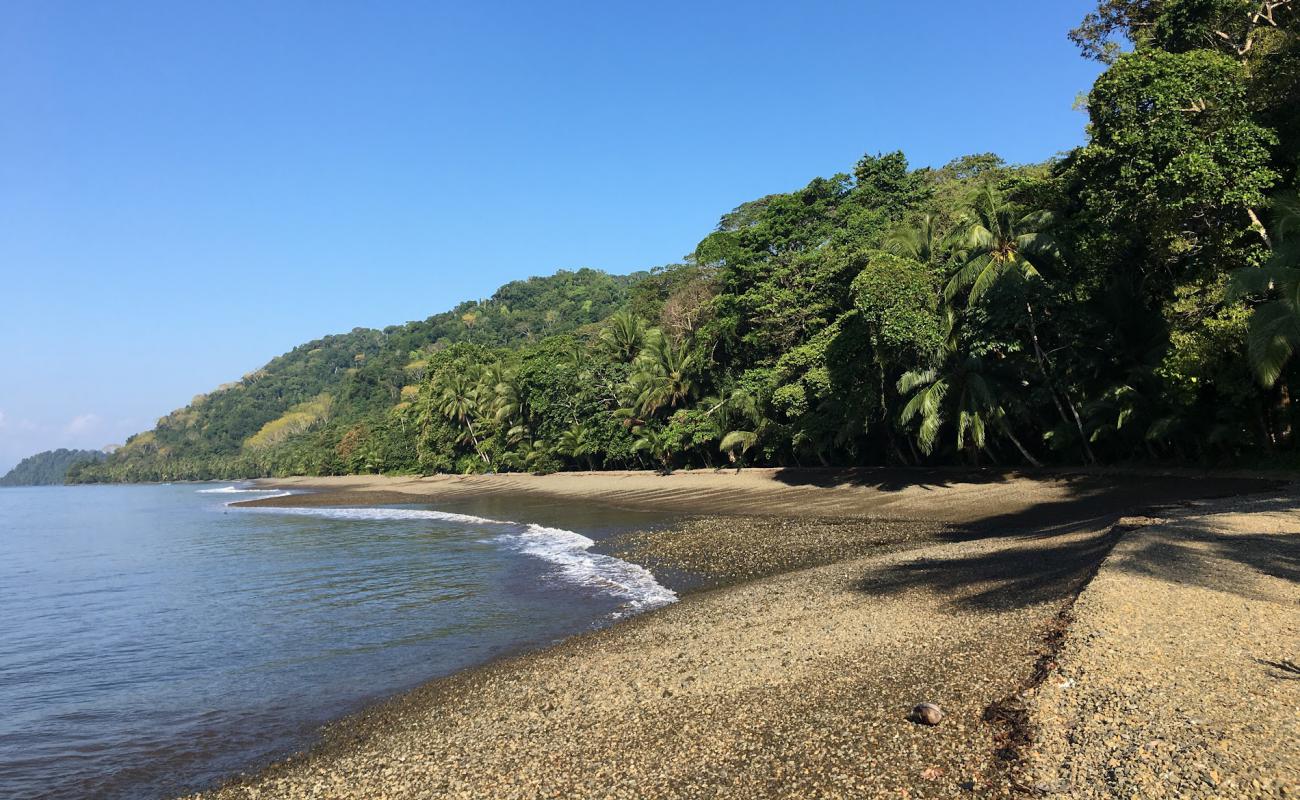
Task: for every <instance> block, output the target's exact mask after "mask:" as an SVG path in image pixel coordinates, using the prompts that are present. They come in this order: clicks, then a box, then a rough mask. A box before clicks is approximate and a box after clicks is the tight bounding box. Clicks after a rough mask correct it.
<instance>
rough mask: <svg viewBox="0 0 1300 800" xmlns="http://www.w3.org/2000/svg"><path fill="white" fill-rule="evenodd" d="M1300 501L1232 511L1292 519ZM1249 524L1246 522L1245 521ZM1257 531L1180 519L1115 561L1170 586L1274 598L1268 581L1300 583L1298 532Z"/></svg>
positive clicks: (1251, 503)
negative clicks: (1228, 528) (1287, 516)
mask: <svg viewBox="0 0 1300 800" xmlns="http://www.w3.org/2000/svg"><path fill="white" fill-rule="evenodd" d="M1297 509H1300V498H1296V497H1285V496H1282V497H1270V498H1261V499H1258V500H1247V501H1245V502H1243V503H1242V504H1241V505H1240V506H1238V507H1237V508H1235V509H1234V512H1236V513H1240V514H1247V515H1262V514H1287V515H1292V514H1295V513H1296V511H1297ZM1247 518H1248V519H1249V517H1247ZM1259 520H1260V523H1261V524H1260V529H1259V530H1258V531H1257V532H1250V531H1246V532H1233V531H1224V530H1221V529H1219V528H1217V527H1216V526H1215V524H1214V522H1213V517H1212V516H1210V517H1207V516H1197V515H1195V514H1191V515H1187V516H1183V517H1181V518H1179V519H1176V520H1174V521H1172V522H1171V523H1169V524H1167V525H1162V526H1159V527H1156V528H1153V529H1151V530H1149V531H1146V532H1145V533H1144V535H1143V538H1142V542H1141V546H1140V547H1137V548H1129V549H1126V550H1125V551H1124V552H1123V553H1122V554H1119V556H1118V557H1117V558H1116V560H1115V566H1116V568H1117V569H1121V570H1124V571H1126V572H1129V573H1131V574H1135V575H1143V576H1146V577H1152V578H1157V579H1159V580H1163V581H1168V582H1171V583H1183V584H1190V585H1194V586H1201V587H1203V588H1207V589H1215V590H1217V591H1224V592H1230V593H1232V594H1236V595H1238V596H1240V597H1246V598H1253V599H1265V600H1266V599H1273V597H1274V595H1272V594H1270V587H1269V586H1268V585H1267V582H1266V581H1264V582H1261V581H1260V580H1259V578H1260V577H1261V576H1268V577H1271V578H1276V579H1279V580H1283V581H1288V582H1291V583H1300V533H1296V532H1294V530H1295V528H1296V527H1300V525H1297V526H1290V527H1289V528H1287V529H1285V530H1280V531H1278V530H1273V531H1269V530H1265V529H1264V524H1263V522H1264V519H1263V518H1262V517H1260V518H1259Z"/></svg>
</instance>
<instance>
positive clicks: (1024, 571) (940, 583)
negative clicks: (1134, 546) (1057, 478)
mask: <svg viewBox="0 0 1300 800" xmlns="http://www.w3.org/2000/svg"><path fill="white" fill-rule="evenodd" d="M1074 532H1075V533H1079V531H1078V528H1077V527H1076V528H1075V530H1074ZM1118 536H1119V531H1115V530H1111V529H1109V528H1106V527H1103V528H1102V529H1101V530H1097V529H1095V528H1094V529H1093V531H1092V532H1091V533H1082V534H1080V535H1077V536H1070V537H1063V536H1059V535H1057V536H1047V537H1041V538H1039V539H1038V540H1037V541H1034V542H1029V541H1026V542H1025V543H1024V544H1018V545H1015V546H1010V547H1003V548H1000V549H997V550H994V551H992V552H985V553H976V554H972V555H964V556H957V557H953V558H923V559H918V560H916V561H910V562H904V563H901V564H895V565H893V566H890V567H887V568H885V569H883V570H876V571H872V572H870V573H868V574H866V575H864V576H863V577H862V578H861V579H860V580H859V581H858V583H857V584H856V588H857V589H858V590H860V591H863V592H866V593H867V594H871V595H888V594H895V593H899V592H904V591H907V590H910V589H917V588H924V589H929V590H931V591H937V592H940V593H943V594H945V595H948V596H949V597H950V602H951V603H952V604H953V605H955V606H957V607H960V608H966V609H970V610H977V611H1007V610H1012V609H1016V608H1023V607H1026V606H1031V605H1036V604H1039V603H1045V602H1051V601H1056V600H1063V599H1065V598H1067V597H1070V596H1071V595H1073V594H1075V593H1076V592H1078V591H1079V589H1080V588H1081V587H1082V586H1083V584H1084V583H1086V582H1087V581H1088V580H1089V579H1090V578H1091V577H1092V575H1093V574H1094V573H1095V572H1096V570H1097V567H1098V566H1099V565H1100V564H1101V562H1102V559H1104V558H1105V557H1106V554H1107V553H1109V552H1110V548H1111V546H1112V545H1113V544H1114V543H1115V541H1116V539H1117V538H1118Z"/></svg>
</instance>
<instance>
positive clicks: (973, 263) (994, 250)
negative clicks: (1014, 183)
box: [945, 186, 1061, 303]
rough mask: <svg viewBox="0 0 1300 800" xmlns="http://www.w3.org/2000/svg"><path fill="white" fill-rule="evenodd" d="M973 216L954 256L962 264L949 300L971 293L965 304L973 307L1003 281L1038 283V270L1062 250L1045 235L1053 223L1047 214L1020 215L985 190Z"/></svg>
mask: <svg viewBox="0 0 1300 800" xmlns="http://www.w3.org/2000/svg"><path fill="white" fill-rule="evenodd" d="M971 212H972V214H973V215H974V221H972V222H971V225H970V227H969V228H968V229H967V230H966V232H965V236H964V238H963V239H962V241H961V245H960V251H959V254H958V258H959V259H960V260H961V261H962V262H963V265H962V267H961V269H959V270H958V271H957V273H956V274H955V275H953V276H952V279H951V280H949V281H948V286H947V289H946V291H945V294H946V295H947V296H948V299H949V300H951V299H952V298H954V297H956V296H957V295H958V294H959V293H960V292H961V291H962V290H964V289H968V288H969V294H968V296H967V301H968V302H970V303H974V302H976V301H978V300H979V299H980V298H981V297H982V296H984V293H985V292H987V291H988V290H989V289H991V288H993V286H994V285H996V284H997V283H999V282H1001V281H1004V280H1008V279H1010V280H1017V281H1033V280H1041V279H1042V277H1043V274H1042V270H1041V269H1040V267H1042V266H1046V264H1048V263H1051V262H1053V261H1058V260H1060V257H1061V250H1060V246H1059V245H1058V244H1057V243H1056V239H1055V238H1053V237H1052V235H1051V233H1049V232H1048V228H1049V227H1050V226H1051V225H1052V223H1053V222H1054V221H1055V219H1054V216H1053V215H1052V213H1051V212H1050V211H1031V212H1029V213H1027V214H1019V213H1017V212H1016V211H1015V210H1013V209H1012V207H1011V206H1009V205H1007V204H1006V203H1004V202H1003V201H1002V199H1001V198H1000V197H999V196H998V194H997V193H996V192H995V191H993V188H992V187H989V186H986V187H984V190H983V191H982V192H981V193H980V195H979V197H978V198H977V199H976V201H975V205H974V207H973V208H972V209H971Z"/></svg>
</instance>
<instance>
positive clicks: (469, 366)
mask: <svg viewBox="0 0 1300 800" xmlns="http://www.w3.org/2000/svg"><path fill="white" fill-rule="evenodd" d="M1276 5H1277V6H1278V9H1279V10H1278V11H1277V13H1276V14H1271V15H1267V16H1260V15H1251V14H1247V13H1244V12H1242V13H1237V12H1234V14H1233V15H1228V16H1223V14H1221V13H1220V12H1221V11H1222V10H1223V8H1226V7H1228V6H1233V4H1232V3H1228V4H1222V3H1218V4H1216V3H1208V4H1207V3H1202V4H1196V3H1172V4H1119V6H1106V7H1105V8H1104V9H1103V10H1100V11H1098V12H1097V13H1095V14H1093V15H1090V16H1089V17H1088V19H1087V20H1085V22H1084V24H1083V25H1082V26H1081V27H1080V28H1079V29H1077V30H1075V31H1074V32H1072V34H1071V36H1072V38H1073V39H1074V40H1075V41H1076V42H1077V43H1078V44H1079V45H1080V46H1081V48H1082V50H1083V52H1084V54H1085V55H1086V56H1088V57H1093V58H1097V59H1098V60H1100V61H1102V62H1104V63H1105V64H1106V69H1105V71H1104V72H1103V73H1102V74H1101V75H1100V77H1099V78H1098V79H1097V81H1096V83H1095V84H1094V86H1093V87H1092V90H1091V92H1090V93H1089V95H1088V97H1087V104H1086V105H1087V111H1088V115H1089V122H1088V128H1087V132H1088V137H1089V140H1088V143H1087V144H1086V145H1084V146H1081V147H1077V148H1075V149H1074V150H1071V151H1070V152H1068V153H1065V154H1063V155H1062V156H1061V157H1060V158H1056V159H1052V160H1051V161H1049V162H1046V163H1043V164H1036V165H1022V166H1017V165H1009V164H1006V163H1004V162H1003V161H1002V159H1000V158H998V157H997V156H995V155H992V154H978V155H972V156H968V157H965V158H959V159H957V160H955V161H953V162H951V163H950V164H948V165H946V166H943V167H941V168H937V169H936V168H930V167H923V168H919V169H916V168H912V167H911V166H910V165H909V163H908V161H907V158H906V157H905V156H904V154H903V153H901V152H895V153H886V154H875V155H872V154H868V155H866V156H864V157H863V158H862V159H861V160H860V161H858V162H857V163H856V164H854V165H852V169H851V170H850V171H848V172H845V173H840V174H836V175H832V176H829V177H818V178H814V179H813V180H811V181H810V182H809V183H808V184H807V185H806V186H805V187H803V188H801V189H798V190H796V191H791V192H786V193H779V194H771V195H768V196H765V197H762V198H758V199H756V200H753V201H751V202H748V203H745V204H743V205H741V206H739V207H738V208H736V209H734V210H733V211H731V212H729V213H726V214H724V215H723V216H722V217H721V219H720V221H719V223H718V225H717V227H716V228H715V229H714V230H713V231H711V232H705V233H706V235H705V236H704V238H703V239H702V240H701V241H700V242H699V243H698V245H697V246H696V247H695V249H694V251H693V252H692V253H691V255H690V256H689V257H688V258H687V259H686V263H684V264H679V265H672V266H669V267H663V268H657V269H655V270H653V271H651V272H648V273H640V274H638V275H635V276H629V277H625V278H619V277H612V276H609V275H605V274H604V273H600V272H595V271H591V270H584V271H581V272H578V273H559V274H557V275H555V276H553V277H551V278H541V279H533V280H530V281H524V282H519V283H513V284H509V285H507V286H505V287H502V289H501V290H499V291H498V292H497V293H496V294H495V295H494V296H493V297H492V298H491V299H490V300H487V301H483V302H470V303H463V304H461V305H460V306H457V307H456V308H455V309H454V310H452V311H450V312H447V313H444V314H439V315H437V316H434V317H431V318H429V319H428V320H425V321H424V322H417V323H409V324H407V325H404V326H397V327H393V328H387V329H385V330H383V331H373V330H356V331H353V332H351V333H349V334H344V335H341V336H332V337H326V338H325V339H321V340H318V341H316V342H312V343H309V344H306V345H303V346H302V347H299V348H296V349H295V350H293V351H292V352H290V353H287V354H285V355H284V356H281V357H280V358H277V359H275V360H273V361H272V362H271V363H269V364H267V365H266V366H265V367H263V368H262V369H260V370H257V371H256V372H253V373H251V374H250V375H248V376H245V378H244V379H242V380H240V381H238V382H237V383H235V384H232V385H230V386H227V387H223V388H221V389H219V390H217V391H215V392H213V393H212V394H210V395H207V396H201V397H198V398H195V400H194V402H193V403H191V404H190V405H189V406H187V407H186V408H184V409H181V410H179V411H176V412H173V413H172V414H170V415H168V416H167V417H165V418H163V419H162V420H160V421H159V423H158V426H157V427H156V428H155V429H154V430H152V431H148V432H145V433H142V434H139V435H137V436H135V437H133V438H132V439H131V440H130V441H129V442H128V443H127V445H126V446H125V447H124V448H123V449H122V450H121V451H119V452H118V453H116V454H114V455H113V456H112V457H111V458H110V459H108V461H106V462H105V463H103V464H99V465H92V466H88V467H85V468H82V469H79V470H75V471H74V472H73V473H72V475H71V476H70V478H71V479H73V480H83V481H95V480H166V479H175V478H233V477H251V476H267V475H286V474H306V475H328V474H340V473H364V472H371V473H373V472H407V473H431V472H496V471H509V470H531V471H551V470H558V469H568V468H582V469H599V468H627V467H640V468H645V467H648V466H654V467H658V468H660V469H663V470H671V469H675V468H679V467H686V466H692V467H711V466H718V465H722V464H733V463H734V464H745V463H751V464H766V465H772V466H784V465H791V466H800V465H873V464H905V465H916V464H934V463H973V464H982V463H997V464H1004V465H1005V464H1024V465H1030V466H1038V465H1042V464H1101V463H1114V462H1132V461H1139V460H1140V461H1148V462H1150V461H1168V462H1180V463H1189V462H1191V463H1200V464H1229V463H1259V462H1261V461H1270V462H1272V463H1275V464H1277V463H1294V461H1295V456H1296V446H1297V436H1296V435H1295V431H1296V429H1297V426H1298V425H1300V419H1298V418H1297V415H1296V410H1295V409H1296V404H1295V403H1293V402H1292V396H1293V394H1294V391H1293V388H1292V387H1294V386H1295V385H1297V383H1298V382H1300V368H1298V367H1297V361H1296V360H1295V359H1292V358H1291V355H1292V353H1293V352H1294V351H1295V350H1296V349H1297V348H1300V302H1298V301H1297V297H1300V289H1298V288H1297V287H1300V198H1297V188H1298V187H1300V172H1298V171H1297V162H1296V155H1295V154H1296V153H1297V152H1300V126H1297V124H1296V115H1295V109H1296V108H1297V107H1300V37H1298V36H1297V28H1298V27H1300V22H1298V21H1297V20H1298V18H1300V17H1298V15H1297V14H1296V13H1295V11H1294V8H1293V7H1292V6H1291V5H1290V4H1276ZM1121 6H1122V7H1124V8H1127V9H1129V10H1128V11H1125V12H1124V13H1120V12H1119V11H1117V10H1116V9H1117V8H1119V7H1121ZM1130 6H1131V8H1130ZM1236 6H1241V4H1239V3H1238V4H1236ZM1236 6H1233V7H1236ZM1283 6H1285V8H1283ZM1221 7H1222V8H1221ZM1241 8H1245V6H1241ZM1130 12H1131V13H1130ZM1117 40H1124V41H1128V42H1130V43H1131V44H1132V47H1133V49H1132V52H1120V50H1118V49H1117V48H1116V47H1115V46H1114V45H1115V42H1116V41H1117ZM1241 42H1247V43H1249V44H1248V45H1241V44H1240V43H1241ZM1234 43H1237V44H1234ZM1243 47H1244V48H1245V49H1242V48H1243ZM1063 100H1064V99H1063Z"/></svg>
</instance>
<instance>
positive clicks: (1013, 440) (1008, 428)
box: [1002, 423, 1043, 467]
mask: <svg viewBox="0 0 1300 800" xmlns="http://www.w3.org/2000/svg"><path fill="white" fill-rule="evenodd" d="M1002 432H1003V433H1005V434H1006V435H1007V438H1008V439H1010V440H1011V443H1012V444H1014V445H1015V446H1016V449H1017V450H1019V451H1020V455H1022V456H1024V457H1025V460H1026V461H1028V462H1029V464H1030V465H1031V466H1034V467H1041V466H1043V464H1042V462H1040V461H1039V460H1038V459H1036V458H1034V457H1033V456H1032V455H1030V453H1029V451H1028V450H1026V449H1025V446H1024V445H1023V444H1021V443H1020V440H1019V439H1017V438H1016V435H1015V434H1014V433H1012V432H1011V426H1010V425H1007V424H1006V423H1003V424H1002Z"/></svg>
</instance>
